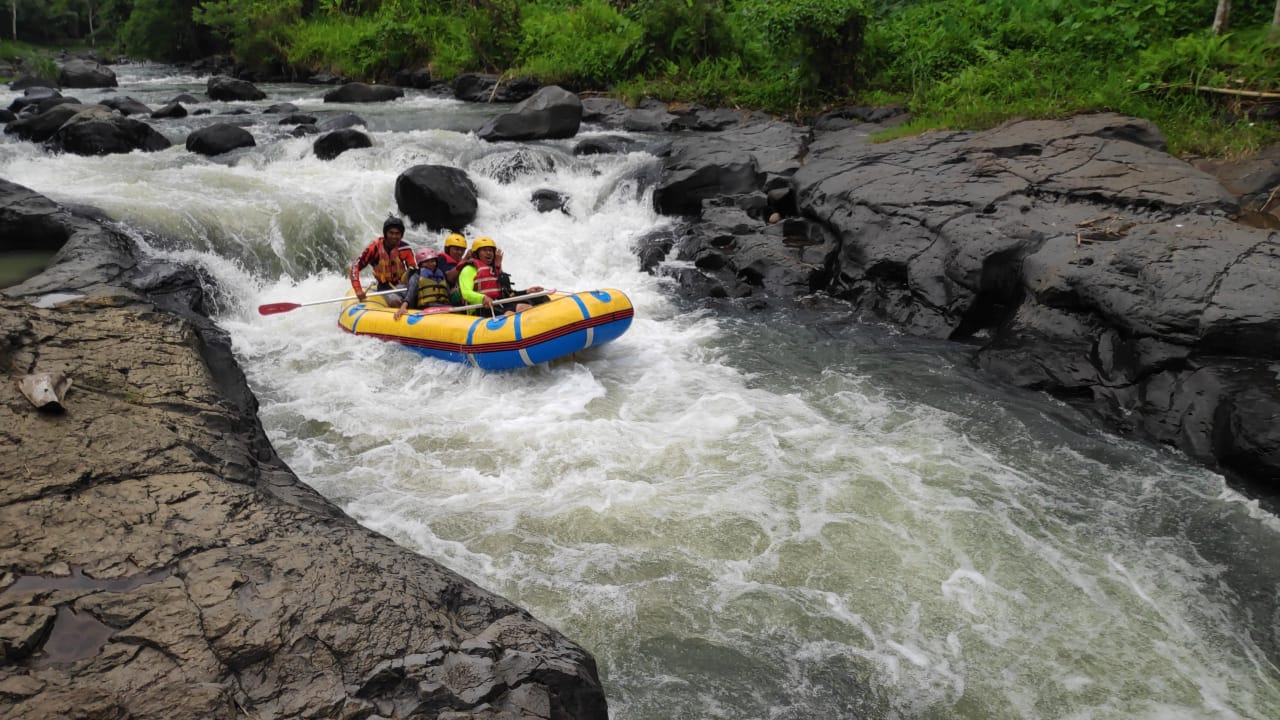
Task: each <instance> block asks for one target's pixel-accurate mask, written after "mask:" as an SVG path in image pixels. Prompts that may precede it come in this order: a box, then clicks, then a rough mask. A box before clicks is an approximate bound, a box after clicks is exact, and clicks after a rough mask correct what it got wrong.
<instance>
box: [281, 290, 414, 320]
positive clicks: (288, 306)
mask: <svg viewBox="0 0 1280 720" xmlns="http://www.w3.org/2000/svg"><path fill="white" fill-rule="evenodd" d="M402 292H404V289H403V288H401V289H399V290H382V291H380V292H371V293H365V294H364V296H365V297H367V298H371V297H374V296H377V295H391V294H392V293H402ZM354 297H355V295H345V296H343V297H340V298H329V299H328V300H312V301H311V302H304V303H291V302H281V303H267V304H266V305H259V306H258V313H259V314H260V315H277V314H279V313H287V312H289V311H290V310H297V309H298V308H300V307H307V306H308V305H324V304H325V303H335V302H342V301H343V300H350V299H352V298H354Z"/></svg>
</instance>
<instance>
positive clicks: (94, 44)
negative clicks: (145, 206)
mask: <svg viewBox="0 0 1280 720" xmlns="http://www.w3.org/2000/svg"><path fill="white" fill-rule="evenodd" d="M1276 3H1280V0H1276ZM88 5H89V47H95V48H96V47H98V38H97V36H95V35H94V34H93V2H92V1H91V2H89V3H88ZM1277 7H1280V4H1278V5H1277Z"/></svg>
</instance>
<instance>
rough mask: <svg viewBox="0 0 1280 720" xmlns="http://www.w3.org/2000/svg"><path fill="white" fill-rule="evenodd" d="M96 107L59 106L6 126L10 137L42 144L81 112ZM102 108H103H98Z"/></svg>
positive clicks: (21, 118)
mask: <svg viewBox="0 0 1280 720" xmlns="http://www.w3.org/2000/svg"><path fill="white" fill-rule="evenodd" d="M91 107H95V106H93V105H74V104H65V105H57V106H55V107H52V108H50V109H49V110H48V111H46V112H42V113H38V114H34V115H28V116H26V117H20V118H18V119H17V120H14V121H13V122H11V123H9V124H8V125H5V126H4V131H5V133H6V134H9V135H16V136H18V137H19V138H21V139H22V140H30V141H31V142H38V143H42V142H45V141H47V140H48V139H49V138H51V137H53V134H54V133H55V132H57V131H58V128H60V127H62V124H63V123H65V122H66V121H68V120H70V119H71V118H72V117H73V116H75V115H76V113H79V112H80V111H81V110H86V109H88V108H91ZM97 107H101V106H97Z"/></svg>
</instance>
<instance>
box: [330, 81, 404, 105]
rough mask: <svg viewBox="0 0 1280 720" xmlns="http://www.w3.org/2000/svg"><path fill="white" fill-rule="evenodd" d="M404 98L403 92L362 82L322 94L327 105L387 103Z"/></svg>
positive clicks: (394, 88) (395, 88)
mask: <svg viewBox="0 0 1280 720" xmlns="http://www.w3.org/2000/svg"><path fill="white" fill-rule="evenodd" d="M402 97H404V91H403V90H401V89H400V88H398V87H391V86H390V85H369V84H367V83H362V82H353V83H347V84H346V85H343V86H342V87H339V88H337V89H334V90H330V91H329V92H327V93H325V94H324V101H325V102H327V103H371V102H388V101H390V100H395V99H396V98H402Z"/></svg>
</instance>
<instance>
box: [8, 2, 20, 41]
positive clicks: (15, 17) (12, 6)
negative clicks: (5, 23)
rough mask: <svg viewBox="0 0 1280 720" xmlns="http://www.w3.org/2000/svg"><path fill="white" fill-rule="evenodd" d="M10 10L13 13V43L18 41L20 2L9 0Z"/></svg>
mask: <svg viewBox="0 0 1280 720" xmlns="http://www.w3.org/2000/svg"><path fill="white" fill-rule="evenodd" d="M9 9H10V10H12V11H13V41H14V42H17V41H18V0H9Z"/></svg>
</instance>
